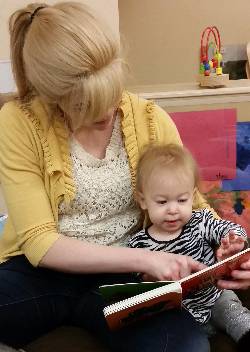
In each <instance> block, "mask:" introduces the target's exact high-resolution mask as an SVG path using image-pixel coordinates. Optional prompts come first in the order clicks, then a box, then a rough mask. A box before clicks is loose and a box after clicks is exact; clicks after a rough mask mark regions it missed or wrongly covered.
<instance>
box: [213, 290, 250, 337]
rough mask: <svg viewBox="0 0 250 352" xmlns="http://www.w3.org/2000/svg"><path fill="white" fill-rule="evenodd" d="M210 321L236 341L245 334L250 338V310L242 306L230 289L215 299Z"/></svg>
mask: <svg viewBox="0 0 250 352" xmlns="http://www.w3.org/2000/svg"><path fill="white" fill-rule="evenodd" d="M211 322H212V324H213V325H214V326H215V327H217V328H219V329H221V330H223V331H225V332H226V333H227V334H228V335H230V336H231V337H232V338H233V339H234V341H236V342H239V341H240V340H241V338H242V337H243V336H244V335H246V334H247V335H248V334H249V338H250V311H249V310H248V309H247V308H245V307H243V306H242V303H241V301H240V300H239V298H238V296H237V295H236V294H235V293H234V292H233V291H231V290H224V291H223V292H222V294H221V296H220V298H219V299H218V300H217V301H216V303H215V305H214V306H213V308H212V317H211Z"/></svg>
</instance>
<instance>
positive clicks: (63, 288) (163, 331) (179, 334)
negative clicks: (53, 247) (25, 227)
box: [0, 256, 209, 352]
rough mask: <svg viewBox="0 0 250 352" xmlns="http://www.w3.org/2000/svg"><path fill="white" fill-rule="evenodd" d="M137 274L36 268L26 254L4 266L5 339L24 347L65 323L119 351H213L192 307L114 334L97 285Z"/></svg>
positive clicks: (0, 307)
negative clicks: (80, 272)
mask: <svg viewBox="0 0 250 352" xmlns="http://www.w3.org/2000/svg"><path fill="white" fill-rule="evenodd" d="M131 280H133V277H132V275H129V274H128V275H126V274H125V275H115V274H114V275H112V274H111V275H70V274H64V273H58V272H53V271H51V270H47V269H37V268H33V267H32V266H31V265H30V264H29V263H28V261H27V260H26V259H25V257H23V256H20V257H17V258H13V259H11V260H9V261H8V262H7V263H4V264H1V265H0V341H2V342H5V343H7V344H10V345H12V346H16V347H20V346H22V345H25V344H27V343H29V342H30V341H32V340H34V339H36V338H37V337H39V336H40V335H43V334H45V333H46V332H48V331H50V330H53V329H54V328H56V327H58V326H61V325H76V326H80V327H83V328H87V329H88V330H90V331H92V332H94V333H98V334H99V335H100V337H101V338H102V339H103V340H104V342H105V343H106V344H108V345H109V346H110V349H111V350H113V351H116V350H117V351H118V350H119V351H131V352H132V351H135V352H136V351H140V352H141V351H142V350H143V351H144V352H147V351H150V352H151V351H154V352H156V351H157V352H158V351H168V352H170V351H175V352H184V351H189V352H194V351H200V352H203V351H204V352H207V351H209V344H208V341H207V338H206V335H205V334H204V332H203V331H202V329H200V327H199V326H198V324H197V323H196V322H195V321H194V320H193V318H192V317H191V316H190V315H189V313H187V312H186V311H184V310H183V311H174V310H172V311H168V312H164V313H161V314H158V315H155V316H152V317H151V318H149V319H147V320H144V321H142V322H140V323H138V324H136V325H134V326H130V327H127V328H125V329H121V330H119V331H117V332H116V333H111V332H110V331H109V329H108V328H107V325H106V322H105V319H104V316H103V312H102V309H103V307H104V302H103V299H102V297H101V295H100V294H99V291H98V290H97V289H96V287H98V286H99V285H101V284H108V283H115V282H128V281H131Z"/></svg>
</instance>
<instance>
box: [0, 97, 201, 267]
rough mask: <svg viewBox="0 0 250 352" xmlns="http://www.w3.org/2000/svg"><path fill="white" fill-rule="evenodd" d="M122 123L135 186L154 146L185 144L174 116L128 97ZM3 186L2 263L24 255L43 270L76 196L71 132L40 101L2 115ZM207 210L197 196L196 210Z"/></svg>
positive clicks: (8, 107)
mask: <svg viewBox="0 0 250 352" xmlns="http://www.w3.org/2000/svg"><path fill="white" fill-rule="evenodd" d="M120 109H121V112H122V114H121V116H122V117H121V120H122V122H121V124H122V133H123V137H124V144H125V148H126V151H127V155H128V159H129V164H130V170H131V177H132V184H133V186H134V185H135V177H136V165H137V160H138V156H139V153H140V150H141V149H142V147H143V146H144V145H145V144H146V143H148V142H150V141H160V142H165V143H178V144H181V140H180V137H179V134H178V132H177V130H176V127H175V125H174V123H173V122H172V120H171V119H170V117H169V116H168V115H167V114H166V113H165V112H164V111H163V110H162V109H161V108H160V107H159V106H157V105H155V104H154V103H153V102H149V101H146V100H143V99H140V98H138V96H136V95H133V94H130V93H128V92H124V94H123V97H122V100H121V103H120ZM0 182H1V184H2V188H3V193H4V197H5V201H6V204H7V208H8V215H9V217H8V220H7V223H6V225H5V228H4V232H3V235H2V237H1V239H0V262H3V261H5V260H7V259H8V258H10V257H12V256H16V255H20V254H24V255H25V256H26V257H27V258H28V260H29V261H30V262H31V263H32V264H33V265H34V266H37V265H38V264H39V261H40V260H41V258H42V257H43V256H44V255H45V253H46V252H47V250H48V249H49V248H50V247H51V246H52V245H53V243H54V242H55V241H56V240H57V239H58V236H59V234H58V233H57V224H58V205H59V203H60V202H61V201H62V200H64V201H66V202H70V201H71V200H72V199H73V198H74V195H75V186H74V181H73V178H72V164H71V158H70V154H69V131H68V129H67V127H66V124H65V122H64V121H63V119H62V118H61V117H59V116H54V117H53V119H51V118H50V117H49V110H48V107H47V106H46V105H45V104H44V103H43V102H42V101H41V100H40V99H39V98H38V97H36V98H33V99H32V100H31V101H29V102H28V103H21V102H20V101H18V100H14V101H11V102H9V103H6V104H5V105H4V106H3V108H2V109H1V111H0ZM201 207H207V204H206V202H205V201H204V199H203V198H202V197H201V195H198V196H197V201H196V204H194V208H201Z"/></svg>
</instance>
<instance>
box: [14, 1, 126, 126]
mask: <svg viewBox="0 0 250 352" xmlns="http://www.w3.org/2000/svg"><path fill="white" fill-rule="evenodd" d="M9 29H10V47H11V61H12V67H13V73H14V77H15V80H16V85H17V89H18V94H19V96H20V97H21V98H24V97H26V96H28V94H29V93H30V92H31V91H35V94H38V95H39V96H41V97H42V98H43V99H44V100H46V102H48V103H50V104H51V105H52V106H57V107H58V106H59V107H60V108H61V110H63V111H64V112H65V113H66V115H67V117H68V119H69V122H70V124H71V125H72V127H73V129H77V128H78V127H80V126H81V125H82V123H83V122H85V123H86V122H87V121H97V120H98V119H101V118H102V117H103V116H105V114H106V113H107V111H108V110H109V109H110V108H113V107H115V106H117V105H118V104H119V101H120V99H121V95H122V91H123V78H124V63H123V60H122V59H121V56H120V41H119V38H118V36H117V37H116V36H115V35H114V34H113V33H111V31H110V29H109V28H108V27H107V26H106V24H104V23H103V22H102V20H100V19H99V18H97V17H96V15H93V13H92V10H91V11H90V9H89V8H88V7H87V6H85V5H83V4H81V3H77V2H62V3H57V4H55V5H53V6H50V5H47V4H37V3H34V4H30V5H28V6H27V7H25V8H23V9H20V10H18V11H16V12H15V13H13V14H12V16H11V17H10V21H9Z"/></svg>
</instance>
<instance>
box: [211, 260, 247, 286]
mask: <svg viewBox="0 0 250 352" xmlns="http://www.w3.org/2000/svg"><path fill="white" fill-rule="evenodd" d="M231 275H232V280H219V281H218V282H217V287H218V288H221V289H228V290H238V289H242V290H244V289H247V288H249V287H250V259H249V260H248V261H246V262H244V263H242V264H241V270H234V271H232V274H231Z"/></svg>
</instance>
